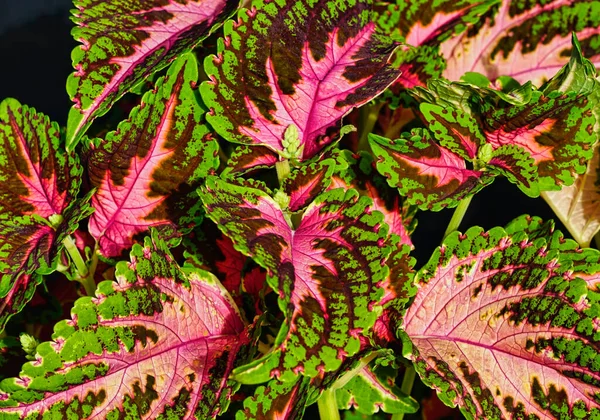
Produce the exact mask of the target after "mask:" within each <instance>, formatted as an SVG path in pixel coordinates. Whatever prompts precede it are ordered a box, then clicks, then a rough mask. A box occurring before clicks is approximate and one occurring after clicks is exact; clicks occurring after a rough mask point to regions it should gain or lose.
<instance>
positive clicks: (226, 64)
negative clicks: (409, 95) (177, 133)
mask: <svg viewBox="0 0 600 420" xmlns="http://www.w3.org/2000/svg"><path fill="white" fill-rule="evenodd" d="M254 6H255V8H253V9H252V10H250V11H247V10H242V11H241V12H240V13H239V14H238V21H237V22H235V23H234V22H228V23H227V24H226V25H225V39H224V40H223V41H222V42H221V43H220V47H219V53H218V55H217V56H216V57H213V58H208V59H207V60H206V61H205V68H206V72H207V74H208V75H209V76H210V77H211V81H208V82H205V83H203V85H202V97H203V99H204V101H205V103H206V104H207V106H209V107H210V108H211V113H210V114H209V115H208V116H207V119H208V121H209V122H210V124H211V125H212V126H213V127H214V128H215V130H216V131H217V132H218V133H219V134H220V135H222V136H223V137H225V138H226V139H227V140H229V141H232V142H236V143H245V144H257V145H264V146H267V147H269V148H270V149H272V150H273V151H276V152H278V153H279V154H280V155H281V156H283V157H288V158H295V159H300V160H301V159H307V158H310V157H312V156H314V155H315V154H316V153H317V152H318V151H319V150H320V149H322V148H323V147H324V146H325V145H327V144H328V143H331V142H332V141H333V140H334V139H335V138H336V136H337V134H338V131H339V128H340V126H341V124H340V120H341V118H342V117H343V116H344V115H345V114H347V113H348V112H350V110H351V109H352V108H354V107H357V106H360V105H362V104H364V103H365V102H367V101H369V100H370V99H372V98H374V97H375V96H377V95H378V94H380V93H381V92H382V91H383V90H384V89H385V88H387V87H388V85H389V84H390V83H392V82H393V81H394V80H395V79H396V78H397V77H398V75H399V71H398V70H395V69H394V68H392V67H391V66H390V65H389V64H388V58H389V57H390V55H391V53H392V52H393V50H394V48H395V44H394V43H392V42H391V41H390V40H388V39H386V38H384V37H381V36H379V35H378V34H377V33H376V28H375V25H374V24H373V23H372V22H370V21H369V9H370V4H369V2H367V1H363V0H360V1H356V2H353V3H348V4H345V3H331V2H327V1H326V0H320V1H317V2H308V1H305V0H295V1H290V2H276V1H259V2H256V3H255V4H254Z"/></svg>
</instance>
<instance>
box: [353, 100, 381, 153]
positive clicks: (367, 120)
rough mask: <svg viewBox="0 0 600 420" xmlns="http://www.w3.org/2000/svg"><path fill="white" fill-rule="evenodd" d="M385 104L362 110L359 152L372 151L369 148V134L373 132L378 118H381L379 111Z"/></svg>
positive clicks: (368, 106)
mask: <svg viewBox="0 0 600 420" xmlns="http://www.w3.org/2000/svg"><path fill="white" fill-rule="evenodd" d="M383 104H384V103H383V102H380V103H377V104H373V105H367V106H365V107H363V108H361V109H360V127H359V128H358V130H359V133H360V134H359V136H360V137H359V140H358V150H370V147H369V133H370V132H372V131H373V127H375V123H377V118H378V117H379V111H380V110H381V107H382V106H383Z"/></svg>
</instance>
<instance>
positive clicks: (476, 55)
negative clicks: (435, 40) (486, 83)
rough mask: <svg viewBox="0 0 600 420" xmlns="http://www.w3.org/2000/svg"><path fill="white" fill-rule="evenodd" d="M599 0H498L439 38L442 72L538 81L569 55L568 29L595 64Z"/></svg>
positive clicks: (598, 53) (455, 75)
mask: <svg viewBox="0 0 600 420" xmlns="http://www.w3.org/2000/svg"><path fill="white" fill-rule="evenodd" d="M599 7H600V2H598V1H594V0H591V1H578V0H567V1H561V0H550V1H544V2H541V3H537V2H526V1H511V0H502V3H501V5H500V7H499V8H496V9H494V10H493V11H492V13H488V15H487V16H486V17H485V19H482V20H481V22H480V24H478V25H476V28H473V29H471V30H469V31H466V32H463V33H462V34H460V35H459V36H457V37H454V38H450V39H449V40H447V41H446V42H444V43H442V45H441V47H440V48H441V51H442V55H443V56H444V57H445V58H446V60H447V66H446V70H445V71H444V73H443V75H444V77H446V78H448V79H450V80H458V79H459V78H460V77H461V76H462V75H463V74H465V73H466V72H468V71H475V72H479V73H482V74H485V75H486V76H487V77H488V78H490V79H492V80H494V79H496V78H497V77H498V76H512V77H514V78H515V79H517V80H518V81H519V82H521V83H524V82H526V81H529V80H531V81H533V83H534V84H536V85H538V86H539V85H541V84H542V83H543V82H544V81H546V80H548V79H549V78H550V77H552V76H553V75H554V74H555V73H556V72H557V71H558V70H559V69H560V68H561V67H562V66H563V65H564V64H566V63H567V61H568V60H569V56H570V55H571V45H570V41H571V33H572V32H576V34H577V37H578V38H579V40H580V41H581V43H582V47H583V51H584V55H585V56H586V57H588V58H589V59H591V60H592V61H593V62H594V63H595V64H596V65H597V66H598V65H599V64H600V51H599V50H598V39H599V35H600V14H598V8H599Z"/></svg>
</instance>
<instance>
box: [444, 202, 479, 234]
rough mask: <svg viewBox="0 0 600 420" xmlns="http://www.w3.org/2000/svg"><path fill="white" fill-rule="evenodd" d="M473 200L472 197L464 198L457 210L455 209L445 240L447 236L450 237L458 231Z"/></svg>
mask: <svg viewBox="0 0 600 420" xmlns="http://www.w3.org/2000/svg"><path fill="white" fill-rule="evenodd" d="M472 199H473V196H472V195H470V196H468V197H466V198H463V199H462V201H461V202H460V203H459V204H458V206H457V207H456V209H454V214H453V215H452V219H450V223H448V227H447V228H446V232H445V233H444V239H445V238H446V236H448V235H450V234H451V233H452V232H454V231H455V230H458V228H459V226H460V222H462V219H463V217H465V213H466V212H467V209H468V208H469V204H471V200H472Z"/></svg>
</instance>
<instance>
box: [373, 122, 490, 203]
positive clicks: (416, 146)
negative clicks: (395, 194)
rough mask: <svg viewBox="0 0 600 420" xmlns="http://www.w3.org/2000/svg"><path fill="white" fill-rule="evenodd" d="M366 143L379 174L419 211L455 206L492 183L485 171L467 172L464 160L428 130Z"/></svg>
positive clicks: (376, 138)
mask: <svg viewBox="0 0 600 420" xmlns="http://www.w3.org/2000/svg"><path fill="white" fill-rule="evenodd" d="M369 140H370V144H371V148H372V149H373V152H374V153H375V155H376V156H378V160H377V162H376V164H377V170H378V171H379V173H380V174H382V175H383V176H385V177H386V178H387V180H388V183H389V184H390V186H392V187H396V188H398V189H399V190H400V193H401V194H402V195H405V196H406V198H407V200H408V202H409V203H410V204H413V205H417V206H419V207H420V208H422V209H431V210H434V211H437V210H440V209H441V208H443V207H446V206H451V207H455V206H457V205H458V203H459V202H460V200H462V199H463V198H464V197H466V196H468V195H471V194H475V193H476V192H477V191H479V190H481V189H482V188H483V187H485V186H486V185H488V184H490V183H491V182H492V181H493V177H492V176H491V175H490V174H489V173H487V172H482V171H479V170H473V169H467V165H466V163H465V160H464V158H462V157H461V156H459V155H457V154H454V153H453V152H451V151H449V150H447V149H445V148H443V147H440V146H439V145H438V144H436V143H435V142H434V141H433V139H432V138H431V135H430V133H429V132H428V131H427V130H419V129H417V130H413V131H412V132H411V133H403V134H402V136H401V137H400V138H399V139H396V140H393V141H392V140H388V139H386V138H384V137H380V136H376V135H370V136H369Z"/></svg>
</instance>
